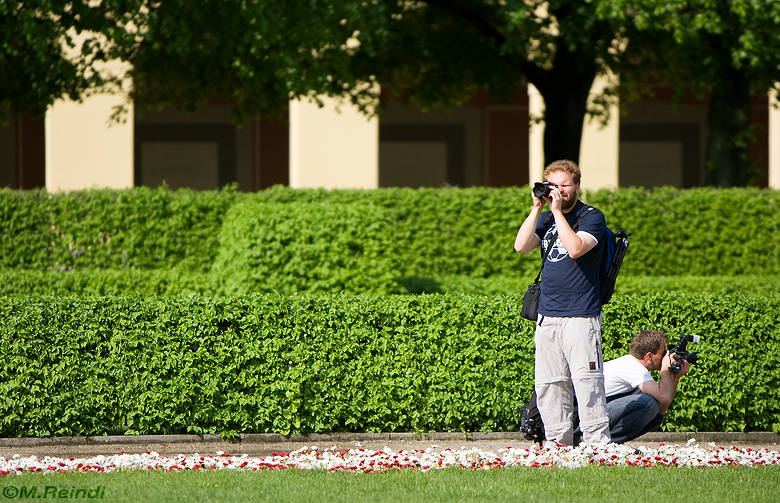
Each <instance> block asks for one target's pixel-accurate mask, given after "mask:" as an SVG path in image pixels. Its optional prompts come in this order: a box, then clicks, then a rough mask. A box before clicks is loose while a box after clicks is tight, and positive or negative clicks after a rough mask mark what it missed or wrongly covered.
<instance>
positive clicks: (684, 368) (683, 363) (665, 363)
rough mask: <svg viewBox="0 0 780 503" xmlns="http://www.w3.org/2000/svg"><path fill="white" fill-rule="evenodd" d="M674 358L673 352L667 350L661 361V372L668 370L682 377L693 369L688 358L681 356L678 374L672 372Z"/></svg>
mask: <svg viewBox="0 0 780 503" xmlns="http://www.w3.org/2000/svg"><path fill="white" fill-rule="evenodd" d="M672 358H673V357H672V354H671V353H669V352H668V351H667V352H666V356H664V359H663V360H662V361H661V372H664V371H668V372H669V373H670V374H671V375H673V376H675V377H677V378H680V377H682V376H684V375H685V374H687V373H688V371H690V370H691V364H690V363H689V362H688V360H686V359H684V358H680V371H679V372H677V373H676V374H675V373H672V370H671V367H672Z"/></svg>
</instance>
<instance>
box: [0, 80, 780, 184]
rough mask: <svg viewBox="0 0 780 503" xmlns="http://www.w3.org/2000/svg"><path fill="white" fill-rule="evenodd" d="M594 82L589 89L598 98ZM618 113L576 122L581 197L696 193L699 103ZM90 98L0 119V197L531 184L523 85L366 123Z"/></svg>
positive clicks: (618, 109)
mask: <svg viewBox="0 0 780 503" xmlns="http://www.w3.org/2000/svg"><path fill="white" fill-rule="evenodd" d="M603 85H604V82H598V81H597V83H596V84H595V85H594V88H593V93H598V92H599V90H600V88H601V87H603ZM656 96H660V97H658V98H656V99H655V100H653V101H642V102H636V103H630V104H627V105H623V106H621V105H620V104H618V103H615V104H614V105H613V107H612V109H611V110H610V120H609V122H608V123H607V124H606V125H602V124H599V123H598V122H597V121H594V120H589V121H586V125H585V128H584V130H583V137H582V147H581V152H580V166H581V168H582V171H583V181H582V184H583V187H584V188H586V189H598V188H616V187H628V186H643V187H655V186H661V185H671V186H677V187H694V186H698V185H702V183H703V180H704V166H703V164H704V161H703V159H704V146H705V139H706V113H707V107H706V103H703V102H696V101H685V102H683V103H681V104H679V105H678V106H676V107H675V105H674V103H673V101H672V99H671V95H664V94H663V93H656ZM120 99H123V98H122V97H118V96H111V95H98V96H93V97H90V98H88V99H86V100H85V101H84V102H82V103H73V102H67V101H59V102H57V103H56V104H55V105H54V106H52V107H51V108H50V109H49V110H48V111H47V113H46V116H45V118H44V119H34V118H26V117H21V118H20V117H9V118H8V120H7V121H6V125H5V126H0V186H6V187H12V188H23V189H24V188H34V187H45V188H46V189H47V190H49V191H62V190H65V191H68V190H77V189H88V188H101V187H111V188H124V187H133V186H140V185H146V186H157V185H160V184H166V185H167V186H169V187H171V188H179V187H189V188H192V189H216V188H219V187H222V186H224V185H226V184H230V183H235V184H237V185H238V187H239V189H241V190H246V191H253V190H260V189H263V188H266V187H269V186H272V185H276V184H281V185H289V186H291V187H298V188H325V189H339V188H362V189H371V188H377V187H390V186H406V187H440V186H460V187H466V186H513V185H525V184H528V183H529V182H532V181H536V180H540V179H541V172H542V170H543V168H544V156H543V152H542V135H543V132H544V130H543V125H541V124H536V123H534V122H533V121H530V120H529V118H533V117H539V116H541V114H542V112H543V110H544V103H543V101H542V99H541V96H540V95H539V93H538V91H536V89H535V88H533V86H529V88H528V89H527V92H524V93H520V95H519V96H517V97H516V98H515V99H514V100H513V101H512V102H510V103H503V104H496V103H493V102H491V101H490V100H489V99H487V98H485V97H475V98H474V99H473V100H472V101H471V102H469V103H467V104H465V105H464V106H461V107H456V108H452V109H449V110H441V109H434V110H431V111H427V112H423V111H421V110H419V109H416V108H414V107H408V106H401V105H399V104H392V103H390V104H387V105H386V106H385V107H383V108H382V110H381V112H380V113H379V114H377V115H375V116H373V117H367V116H365V115H362V114H360V113H359V112H358V111H356V110H355V109H354V108H352V106H351V105H349V104H347V103H343V102H340V101H339V100H336V99H330V98H324V99H323V103H324V106H322V107H320V106H317V105H316V104H314V103H311V102H307V101H300V102H298V101H296V102H291V103H290V104H289V107H288V117H289V121H287V122H285V121H264V120H253V121H250V122H248V123H245V124H241V125H238V124H236V123H235V122H234V121H233V119H232V116H231V113H230V106H229V104H227V103H214V104H212V105H209V106H208V107H204V108H203V109H201V110H198V111H197V112H195V113H183V112H177V111H175V110H167V111H155V112H150V111H144V110H138V109H133V108H132V107H131V109H130V114H129V115H128V117H127V120H126V121H125V122H122V123H111V122H110V120H109V118H110V115H111V112H112V109H113V107H114V106H115V105H116V104H118V103H119V100H120ZM776 100H777V97H776V96H774V95H769V96H768V97H767V96H765V97H764V98H763V99H762V98H761V97H757V98H756V99H755V100H754V104H753V111H752V112H753V114H752V115H753V117H754V119H753V122H754V126H756V131H758V135H757V139H756V141H755V143H754V145H753V146H752V148H751V156H752V157H753V159H754V160H755V162H756V163H757V165H758V166H759V169H760V172H761V173H763V175H762V176H763V178H762V180H760V181H759V184H760V185H764V186H769V187H773V188H780V108H778V107H776V106H772V103H773V102H776Z"/></svg>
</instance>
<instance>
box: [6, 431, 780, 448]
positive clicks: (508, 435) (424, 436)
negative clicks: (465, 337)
mask: <svg viewBox="0 0 780 503" xmlns="http://www.w3.org/2000/svg"><path fill="white" fill-rule="evenodd" d="M690 439H696V441H697V442H699V443H709V442H715V443H731V442H740V443H751V444H779V443H780V433H774V432H771V431H754V432H717V431H715V432H652V433H647V434H645V435H643V436H641V437H639V438H638V439H636V440H637V441H642V442H658V443H660V442H674V443H679V442H687V441H688V440H690ZM495 440H511V441H520V442H527V440H526V439H525V436H524V435H523V433H521V432H454V433H446V432H443V433H436V432H432V433H310V434H306V435H290V436H284V435H280V434H278V433H247V434H243V435H240V436H239V437H238V438H235V439H225V438H222V437H220V436H219V435H133V436H130V435H127V436H125V435H108V436H100V437H46V438H38V437H27V438H0V447H38V446H53V445H72V446H78V445H112V444H184V443H235V444H278V443H285V442H292V443H328V442H369V441H440V442H443V441H455V442H457V441H475V442H479V441H495Z"/></svg>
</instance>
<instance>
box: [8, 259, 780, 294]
mask: <svg viewBox="0 0 780 503" xmlns="http://www.w3.org/2000/svg"><path fill="white" fill-rule="evenodd" d="M243 263H246V262H243ZM233 267H234V268H235V271H234V272H233V273H231V274H226V273H222V274H215V273H201V272H189V271H179V270H159V269H127V270H115V269H107V270H100V269H99V270H94V269H87V270H76V271H29V270H24V269H0V296H4V295H59V296H62V295H93V296H94V295H113V296H132V295H155V296H168V297H170V296H178V295H188V294H197V295H219V294H221V293H225V292H228V291H230V290H232V291H234V292H237V291H239V290H249V289H250V288H256V289H257V290H261V291H262V290H274V289H276V290H283V285H281V284H280V283H281V282H282V281H286V282H287V286H288V287H289V285H290V284H291V281H290V278H289V277H286V276H280V277H273V275H272V274H269V279H268V280H267V282H266V281H264V280H262V279H261V277H260V276H259V275H258V274H257V273H256V270H255V269H246V270H240V269H238V268H237V267H236V266H235V265H233ZM265 267H267V264H266V265H265ZM224 278H228V279H229V280H230V282H226V281H225V280H224ZM372 278H373V275H371V276H370V277H366V276H364V280H365V281H366V282H367V283H368V282H369V281H371V279H372ZM355 279H357V278H352V280H353V281H354V280H355ZM396 279H397V282H392V281H390V278H386V279H385V281H386V285H385V286H386V289H387V291H388V292H396V293H397V292H399V291H400V293H402V294H421V293H440V294H466V295H505V294H510V295H511V294H517V293H520V292H523V291H525V289H526V287H527V286H528V284H529V283H530V282H531V281H532V280H533V277H532V276H528V277H521V278H514V277H512V278H509V277H505V276H498V277H493V278H471V277H468V276H444V277H441V278H440V279H437V280H435V279H432V278H400V277H398V278H396ZM298 281H299V283H297V284H293V286H294V287H296V288H305V285H304V284H303V283H302V280H300V279H299V280H298ZM271 284H274V285H275V287H276V288H270V285H271ZM377 284H378V282H372V283H371V284H370V285H367V286H366V290H364V293H367V292H369V291H371V289H372V288H375V286H376V285H377ZM357 286H359V285H357V284H355V283H352V284H351V286H350V288H353V289H354V288H356V287H357ZM653 293H678V294H686V295H698V294H702V293H704V294H709V295H750V296H773V295H775V296H777V295H780V275H764V276H633V277H632V276H628V275H621V276H620V278H619V279H618V283H617V288H616V290H615V298H617V297H622V296H625V295H644V294H653Z"/></svg>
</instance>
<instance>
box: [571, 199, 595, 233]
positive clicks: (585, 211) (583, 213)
mask: <svg viewBox="0 0 780 503" xmlns="http://www.w3.org/2000/svg"><path fill="white" fill-rule="evenodd" d="M592 209H593V206H589V205H587V204H586V205H585V209H584V210H582V213H580V216H579V217H577V221H576V222H574V226H573V227H572V230H573V231H574V232H577V229H579V228H580V224H582V221H583V220H584V219H585V215H587V214H588V212H589V211H590V210H592Z"/></svg>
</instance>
